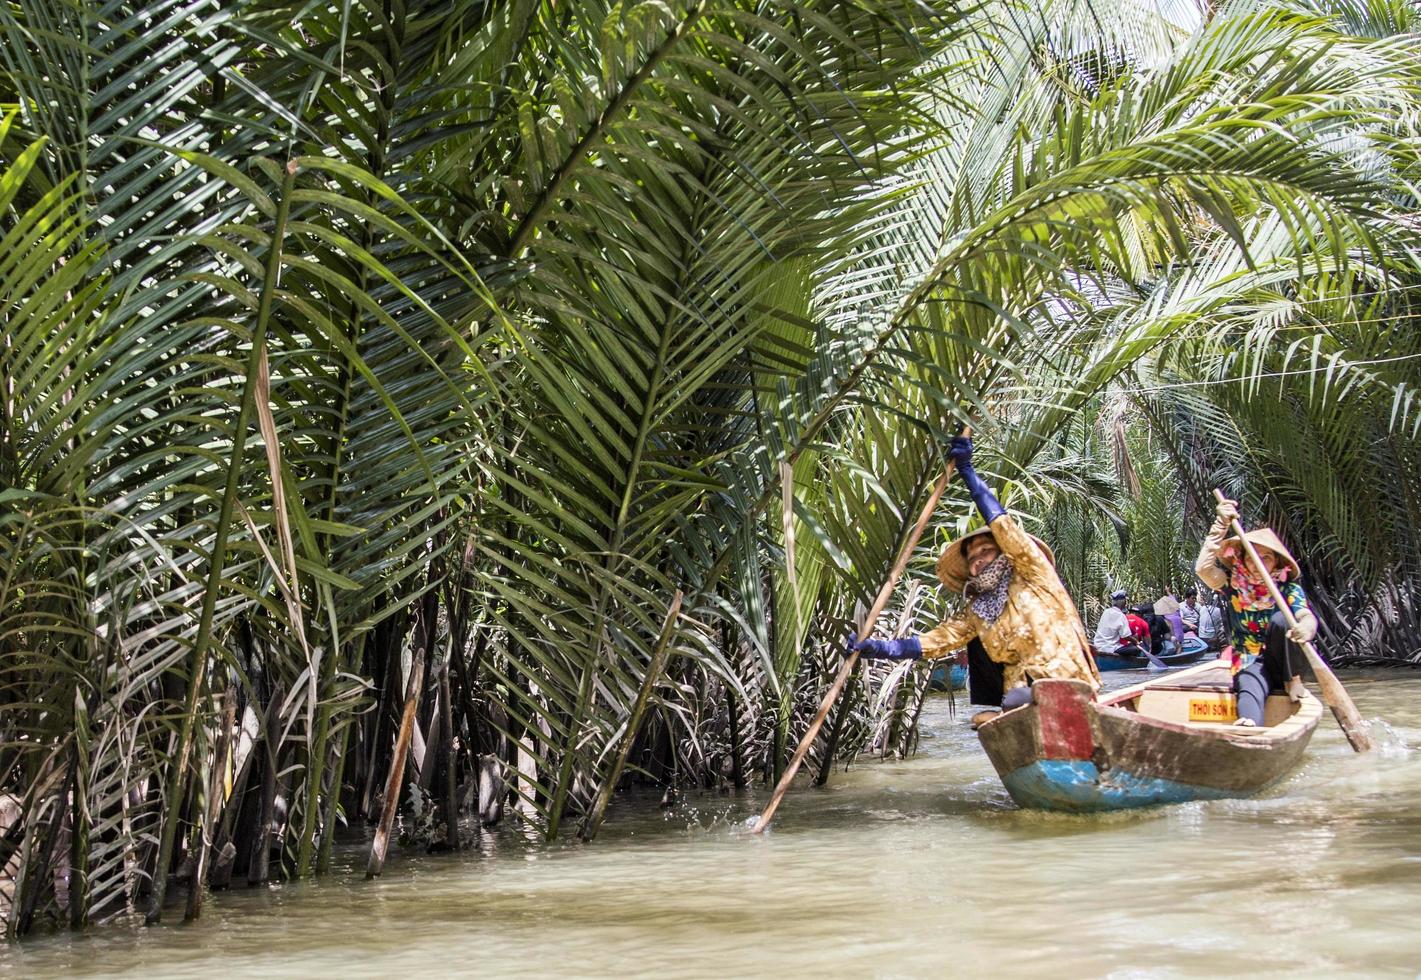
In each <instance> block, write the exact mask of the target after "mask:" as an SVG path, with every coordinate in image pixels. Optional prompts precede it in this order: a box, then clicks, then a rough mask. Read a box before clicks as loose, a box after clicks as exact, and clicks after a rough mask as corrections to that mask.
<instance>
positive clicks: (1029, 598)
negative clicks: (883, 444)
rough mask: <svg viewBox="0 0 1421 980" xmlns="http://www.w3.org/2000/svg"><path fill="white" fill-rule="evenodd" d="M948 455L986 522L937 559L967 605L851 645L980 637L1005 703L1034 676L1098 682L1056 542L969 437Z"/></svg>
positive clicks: (920, 651)
mask: <svg viewBox="0 0 1421 980" xmlns="http://www.w3.org/2000/svg"><path fill="white" fill-rule="evenodd" d="M949 455H950V456H951V458H952V460H953V462H954V463H956V465H957V475H958V477H959V478H960V479H961V480H962V483H963V484H964V485H965V486H966V487H967V489H968V491H969V492H970V493H971V494H972V501H973V503H975V504H976V505H977V510H978V512H979V513H980V514H981V515H982V520H983V522H984V523H985V524H986V527H984V528H982V529H981V530H979V531H974V532H972V533H971V534H967V535H964V536H962V537H961V538H958V539H957V540H956V541H954V542H952V544H950V545H948V546H947V550H946V551H944V552H943V554H942V557H941V558H940V559H938V563H937V575H938V578H939V579H941V580H942V584H943V585H944V586H945V587H947V588H948V589H951V590H952V591H953V592H959V593H961V594H962V595H963V596H964V597H965V598H966V600H967V604H966V606H965V608H964V609H963V610H962V612H960V613H958V614H957V615H956V616H954V617H953V618H951V619H949V620H947V621H946V622H944V623H943V624H942V625H940V626H938V627H937V628H936V629H934V630H930V631H929V632H927V633H924V634H923V635H922V636H909V637H904V638H902V639H898V640H877V639H869V640H863V641H858V640H854V641H852V642H851V643H850V649H856V650H858V651H859V655H860V656H862V657H867V658H870V659H873V658H879V659H894V660H902V659H912V660H916V659H918V658H919V657H932V658H935V657H945V656H947V655H948V654H951V653H954V652H955V651H957V650H960V649H962V648H963V647H966V646H968V643H969V641H971V640H973V639H980V640H981V646H982V648H983V650H984V651H985V653H986V656H987V657H988V658H990V660H991V661H992V663H994V664H998V665H1000V667H1001V672H1002V685H1003V688H1004V690H1005V697H1004V698H1003V699H1002V701H1001V702H1000V703H1001V705H1002V707H1003V708H1008V709H1009V708H1013V707H1017V706H1019V705H1022V704H1026V703H1027V702H1028V701H1030V691H1029V688H1030V684H1031V682H1032V681H1037V680H1041V679H1042V678H1047V677H1050V678H1071V679H1074V680H1080V681H1084V682H1085V683H1087V684H1089V685H1090V686H1091V688H1092V690H1098V689H1099V687H1100V675H1099V674H1098V673H1097V672H1096V669H1095V662H1094V661H1093V660H1092V659H1091V657H1090V653H1089V646H1088V645H1087V643H1086V637H1085V629H1084V628H1083V627H1082V626H1081V620H1080V616H1079V615H1078V614H1077V612H1076V605H1075V603H1074V602H1072V601H1071V597H1070V596H1069V595H1067V594H1066V587H1065V586H1064V585H1062V584H1061V579H1060V577H1059V576H1058V575H1057V574H1056V566H1055V564H1054V558H1053V556H1052V555H1051V549H1050V548H1048V547H1046V544H1045V542H1043V541H1042V540H1041V539H1040V538H1036V537H1033V536H1032V535H1030V534H1027V533H1026V532H1025V531H1023V530H1022V529H1021V528H1020V527H1019V526H1018V525H1017V523H1016V521H1014V520H1012V518H1011V516H1010V515H1008V514H1007V512H1006V511H1005V510H1004V509H1003V508H1002V505H1001V504H1000V503H999V502H998V501H997V498H996V497H995V496H993V494H992V491H991V490H989V489H988V488H987V485H986V484H985V483H983V482H982V478H981V477H979V476H978V475H977V471H976V470H975V469H973V467H972V440H971V439H968V438H965V437H961V436H959V437H958V438H956V439H953V440H952V449H951V451H950V452H949ZM970 650H971V648H970V647H969V651H970ZM969 656H970V653H969ZM969 666H970V665H969ZM979 703H980V702H979ZM980 720H983V719H981V718H980V716H979V718H977V719H974V721H976V722H980Z"/></svg>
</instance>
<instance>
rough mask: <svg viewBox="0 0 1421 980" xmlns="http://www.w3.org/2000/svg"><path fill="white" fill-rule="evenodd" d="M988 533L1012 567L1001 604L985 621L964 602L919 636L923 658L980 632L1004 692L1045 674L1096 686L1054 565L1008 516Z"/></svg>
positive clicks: (941, 654)
mask: <svg viewBox="0 0 1421 980" xmlns="http://www.w3.org/2000/svg"><path fill="white" fill-rule="evenodd" d="M992 537H993V538H994V539H995V540H996V542H997V547H998V548H1000V549H1001V550H1002V554H1004V555H1006V556H1007V558H1008V559H1009V560H1010V561H1011V565H1012V577H1011V584H1010V585H1009V586H1007V602H1006V608H1005V609H1004V610H1002V614H1001V616H1000V617H998V618H997V621H996V622H995V623H992V624H990V625H989V624H987V623H985V622H984V621H983V620H982V617H980V616H978V615H977V614H976V613H975V612H973V611H972V608H971V607H970V606H968V607H967V608H966V609H964V610H963V611H962V612H961V613H959V614H958V615H956V616H954V617H953V618H952V619H949V620H947V621H946V622H944V623H943V624H942V625H940V626H938V627H937V628H936V629H934V630H930V631H929V632H927V633H924V634H923V635H922V636H921V637H919V639H920V640H921V642H922V644H923V656H924V657H945V656H947V655H948V654H950V653H952V652H954V651H956V650H960V649H962V647H964V646H966V645H967V641H968V640H970V639H972V638H973V637H974V636H980V637H981V638H982V646H984V647H985V648H986V650H987V655H988V656H989V657H991V658H992V659H993V660H995V661H996V662H997V663H999V664H1003V665H1004V666H1005V671H1004V676H1003V678H1002V681H1003V685H1004V687H1005V688H1006V689H1007V690H1011V689H1012V688H1013V687H1020V686H1021V685H1023V684H1025V683H1026V681H1027V678H1030V679H1032V680H1042V679H1043V678H1048V677H1050V678H1062V677H1064V678H1070V679H1074V680H1078V681H1085V682H1086V683H1087V684H1089V685H1090V686H1091V689H1092V690H1099V689H1100V674H1099V673H1098V672H1097V671H1096V669H1095V661H1094V660H1093V659H1092V658H1091V656H1090V654H1089V653H1088V650H1089V645H1088V644H1087V642H1086V636H1085V628H1084V627H1083V626H1082V625H1081V619H1080V615H1079V614H1078V613H1077V612H1076V605H1075V603H1074V602H1072V601H1071V597H1070V596H1069V595H1067V594H1066V587H1065V586H1064V585H1063V584H1061V579H1060V577H1059V576H1058V575H1057V574H1056V569H1055V568H1054V567H1053V566H1052V564H1051V562H1050V561H1049V560H1048V559H1047V558H1046V556H1045V555H1044V554H1042V553H1041V549H1039V548H1037V547H1036V544H1035V542H1033V541H1032V540H1031V538H1030V537H1028V536H1027V534H1026V532H1024V531H1022V529H1021V528H1020V527H1018V526H1017V524H1016V522H1015V521H1013V520H1012V519H1011V516H1010V515H1007V514H1003V515H1002V516H1001V517H998V518H997V519H996V520H995V521H993V522H992Z"/></svg>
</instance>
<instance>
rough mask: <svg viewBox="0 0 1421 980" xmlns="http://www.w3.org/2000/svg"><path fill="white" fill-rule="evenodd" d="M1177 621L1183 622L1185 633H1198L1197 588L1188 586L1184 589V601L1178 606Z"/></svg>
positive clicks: (1196, 634)
mask: <svg viewBox="0 0 1421 980" xmlns="http://www.w3.org/2000/svg"><path fill="white" fill-rule="evenodd" d="M1179 621H1180V622H1181V623H1183V624H1184V631H1185V632H1186V633H1193V634H1194V635H1195V636H1198V635H1199V590H1198V589H1194V588H1189V589H1185V590H1184V602H1183V603H1182V604H1181V605H1180V607H1179Z"/></svg>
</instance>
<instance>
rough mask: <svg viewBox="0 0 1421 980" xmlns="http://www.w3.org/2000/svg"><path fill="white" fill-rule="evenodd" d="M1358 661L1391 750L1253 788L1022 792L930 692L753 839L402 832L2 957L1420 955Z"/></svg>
mask: <svg viewBox="0 0 1421 980" xmlns="http://www.w3.org/2000/svg"><path fill="white" fill-rule="evenodd" d="M1131 673H1134V672H1121V673H1119V674H1115V675H1110V679H1111V683H1110V684H1109V686H1111V687H1117V686H1121V685H1122V684H1124V683H1126V682H1132V681H1136V680H1139V677H1138V676H1134V677H1132V676H1129V674H1131ZM1345 679H1346V680H1347V682H1348V688H1349V690H1351V692H1352V694H1353V697H1354V698H1355V700H1356V702H1357V706H1358V708H1359V709H1360V711H1361V713H1362V715H1363V716H1364V717H1366V718H1369V719H1380V720H1381V721H1382V724H1378V725H1376V726H1374V733H1375V735H1376V737H1377V741H1378V743H1379V747H1378V750H1377V751H1375V752H1373V753H1372V754H1371V755H1369V756H1355V755H1354V754H1353V753H1352V752H1351V750H1350V749H1349V748H1348V746H1347V743H1346V741H1345V740H1344V739H1343V737H1342V735H1341V733H1340V732H1339V730H1338V729H1337V727H1336V724H1335V723H1334V722H1333V721H1332V719H1331V716H1330V715H1326V714H1325V715H1324V720H1323V723H1322V724H1321V725H1320V726H1319V728H1318V732H1317V734H1316V736H1315V737H1314V738H1313V741H1312V744H1311V746H1310V748H1309V749H1308V752H1307V755H1306V757H1305V762H1304V764H1303V766H1302V767H1301V768H1300V769H1299V770H1298V771H1297V772H1296V773H1295V774H1294V775H1293V776H1291V777H1290V778H1289V779H1287V780H1286V781H1285V782H1284V783H1282V784H1280V785H1279V786H1277V787H1275V788H1274V789H1272V790H1270V791H1269V792H1267V793H1266V794H1264V795H1263V796H1261V797H1256V798H1254V799H1250V800H1225V801H1215V802H1209V803H1198V804H1187V805H1183V806H1174V807H1166V808H1161V809H1156V810H1151V811H1145V812H1136V813H1133V814H1114V815H1108V816H1103V817H1102V816H1092V817H1076V816H1055V815H1050V814H1041V813H1029V812H1024V811H1020V810H1017V809H1016V808H1015V807H1014V806H1013V805H1012V804H1011V802H1010V800H1009V799H1008V798H1007V796H1006V793H1005V791H1004V790H1003V789H1002V787H1001V784H1000V783H999V782H998V780H997V777H996V775H995V773H994V772H993V770H992V768H991V765H990V763H988V761H987V759H986V757H985V756H984V755H983V753H982V750H981V748H980V747H979V746H978V744H977V741H976V737H975V736H974V735H973V734H972V733H971V732H970V731H969V730H968V727H967V721H966V719H967V714H968V713H967V711H965V710H960V711H958V713H957V715H956V717H952V716H951V715H950V713H949V706H948V702H947V699H946V697H945V696H944V697H935V698H934V699H932V701H931V702H930V704H929V706H928V708H927V709H926V710H925V711H924V715H923V721H922V728H923V739H922V744H921V747H920V751H919V754H918V755H917V756H916V757H915V758H913V759H909V760H907V761H903V762H892V763H881V762H877V761H874V760H866V761H861V762H860V763H859V764H858V765H856V766H855V767H854V769H853V770H852V771H850V772H848V773H847V774H845V773H838V774H836V775H835V777H834V778H833V779H832V780H831V782H830V785H829V786H828V787H827V788H826V789H823V790H813V789H809V788H807V787H806V788H803V789H796V791H795V792H793V793H792V794H791V795H790V796H789V797H787V798H786V800H785V803H784V806H783V807H782V808H781V810H780V815H779V817H778V818H777V820H776V823H775V826H774V828H773V829H772V830H771V831H770V833H768V834H767V835H766V836H764V837H754V836H751V835H750V834H748V833H747V831H746V828H745V823H746V820H747V818H749V817H751V816H752V815H753V814H754V813H755V812H756V811H757V810H758V808H759V804H761V803H762V802H763V801H764V799H765V798H766V796H767V793H766V791H765V790H764V789H759V790H757V791H755V792H753V793H747V794H745V795H741V796H738V797H734V796H727V795H713V794H711V795H705V796H700V797H693V798H690V799H688V800H687V801H686V802H684V803H682V804H680V805H679V806H677V807H675V808H672V809H670V810H667V811H662V810H660V809H658V808H657V807H656V806H655V804H654V801H648V802H646V803H643V804H632V805H628V804H625V803H621V804H614V806H613V809H612V811H611V812H610V815H609V817H608V821H607V823H606V825H605V826H604V827H603V830H602V833H601V835H600V836H599V837H598V839H597V841H596V842H595V843H594V844H592V845H590V846H580V845H576V844H567V845H563V846H557V847H552V848H548V847H539V846H530V845H528V844H525V843H523V842H522V841H521V840H520V839H519V837H518V836H517V835H516V834H515V833H513V832H509V831H505V832H502V833H500V834H496V835H485V836H484V837H483V838H482V839H481V840H480V842H479V844H478V845H477V846H476V847H475V848H473V849H471V850H469V851H466V852H463V853H460V854H457V855H444V856H426V855H424V854H422V853H419V852H417V851H412V852H409V853H407V854H405V855H400V854H395V855H392V858H391V860H390V862H389V864H387V866H386V869H385V876H384V877H383V878H382V879H381V880H379V881H376V882H366V881H364V880H363V874H362V871H363V867H364V862H365V850H364V848H362V847H361V846H359V844H358V843H352V844H350V845H348V846H346V847H343V848H342V849H341V851H340V855H339V857H340V867H339V870H338V871H337V872H336V873H334V874H332V875H330V876H327V877H325V878H323V879H321V880H318V881H315V882H310V883H300V884H287V885H278V886H273V887H271V888H267V889H258V890H246V889H238V890H235V891H231V892H227V893H222V894H219V895H216V896H214V897H213V898H212V899H210V900H209V901H208V902H207V903H206V904H205V906H204V910H203V916H202V919H201V920H200V921H199V922H196V923H192V924H189V925H183V924H181V923H173V924H166V925H162V926H159V927H155V928H151V929H145V928H143V927H141V926H130V925H128V924H124V923H118V924H114V925H109V926H106V927H102V928H98V929H93V930H90V932H89V933H88V934H86V935H80V936H74V935H67V934H62V935H53V936H46V937H39V938H36V939H33V940H30V941H26V942H24V943H21V944H18V945H15V946H12V947H9V948H0V975H3V976H15V977H59V976H71V977H72V976H98V975H103V976H129V977H142V978H156V977H203V978H213V977H222V978H226V977H242V976H252V977H302V978H306V977H316V976H321V977H325V976H337V977H342V978H355V977H388V976H408V977H416V976H418V977H443V976H449V975H471V974H481V975H485V976H510V975H515V974H518V975H528V976H578V977H580V976H607V975H626V976H634V975H635V976H640V975H659V976H694V977H738V976H757V977H789V976H795V977H798V976H818V977H827V976H877V977H923V976H945V975H951V976H963V975H967V976H980V975H984V974H988V973H990V974H994V975H998V976H1051V977H1068V976H1069V977H1075V976H1110V977H1131V978H1134V977H1195V976H1239V975H1244V974H1251V975H1260V976H1279V977H1281V976H1289V977H1293V976H1319V977H1322V976H1326V977H1336V976H1383V975H1385V976H1411V977H1415V976H1418V975H1421V923H1418V917H1421V752H1417V751H1415V750H1414V749H1412V748H1408V746H1421V674H1413V673H1396V672H1389V673H1376V674H1368V675H1362V676H1357V675H1353V676H1350V677H1347V678H1345ZM170 914H171V915H172V916H173V918H175V919H177V918H180V916H181V908H180V907H179V908H175V909H173V910H172V911H171V912H170Z"/></svg>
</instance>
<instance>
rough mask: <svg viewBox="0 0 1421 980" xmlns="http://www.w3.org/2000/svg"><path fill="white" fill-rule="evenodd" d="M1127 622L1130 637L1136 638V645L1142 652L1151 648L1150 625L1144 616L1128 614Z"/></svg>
mask: <svg viewBox="0 0 1421 980" xmlns="http://www.w3.org/2000/svg"><path fill="white" fill-rule="evenodd" d="M1125 622H1126V623H1128V624H1129V626H1130V635H1131V636H1132V637H1134V638H1135V645H1136V646H1138V647H1139V648H1140V649H1141V650H1148V649H1149V648H1150V624H1149V623H1147V622H1145V620H1144V617H1143V616H1137V615H1135V614H1134V613H1128V614H1126V616H1125Z"/></svg>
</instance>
